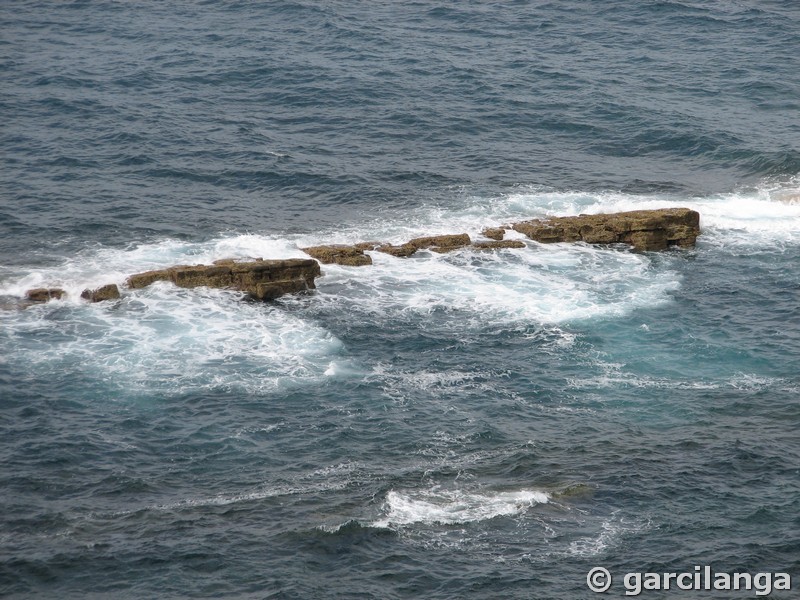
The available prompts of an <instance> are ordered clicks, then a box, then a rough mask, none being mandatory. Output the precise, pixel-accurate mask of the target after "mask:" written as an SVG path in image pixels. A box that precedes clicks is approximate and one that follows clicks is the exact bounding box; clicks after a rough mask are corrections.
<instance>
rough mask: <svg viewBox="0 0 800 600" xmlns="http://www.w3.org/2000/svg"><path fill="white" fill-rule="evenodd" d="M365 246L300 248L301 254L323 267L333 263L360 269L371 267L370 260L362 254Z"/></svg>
mask: <svg viewBox="0 0 800 600" xmlns="http://www.w3.org/2000/svg"><path fill="white" fill-rule="evenodd" d="M366 245H367V243H365V244H358V245H356V246H345V245H339V244H334V245H329V246H311V247H309V248H300V250H302V251H303V252H305V253H306V254H308V255H309V256H311V257H312V258H316V259H317V260H318V261H319V262H321V263H322V264H323V265H329V264H332V263H335V264H337V265H347V266H351V267H360V266H362V265H371V264H372V258H370V257H369V256H367V255H366V254H364V250H365V249H367V248H364V246H366Z"/></svg>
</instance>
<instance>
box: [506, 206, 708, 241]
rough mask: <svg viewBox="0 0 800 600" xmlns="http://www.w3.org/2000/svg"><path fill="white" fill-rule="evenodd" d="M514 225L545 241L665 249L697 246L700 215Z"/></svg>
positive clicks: (664, 212)
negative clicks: (618, 244) (624, 244)
mask: <svg viewBox="0 0 800 600" xmlns="http://www.w3.org/2000/svg"><path fill="white" fill-rule="evenodd" d="M511 227H512V229H514V230H515V231H518V232H520V233H523V234H525V235H526V236H528V237H529V238H530V239H532V240H535V241H537V242H542V243H554V242H586V243H588V244H616V243H626V244H631V245H632V246H633V247H634V249H635V250H640V251H649V250H664V249H666V248H667V247H668V246H694V244H695V240H696V239H697V236H698V235H700V214H699V213H698V212H697V211H694V210H690V209H688V208H665V209H660V210H634V211H630V212H621V213H613V214H601V215H580V216H577V217H552V218H549V219H534V220H531V221H523V222H521V223H515V224H513V225H512V226H511Z"/></svg>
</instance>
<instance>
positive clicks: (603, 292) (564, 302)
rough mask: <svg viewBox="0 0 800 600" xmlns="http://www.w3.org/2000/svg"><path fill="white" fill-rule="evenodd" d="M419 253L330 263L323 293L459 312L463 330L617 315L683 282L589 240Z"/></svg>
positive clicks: (369, 305)
mask: <svg viewBox="0 0 800 600" xmlns="http://www.w3.org/2000/svg"><path fill="white" fill-rule="evenodd" d="M418 254H419V255H418V256H414V257H411V258H405V259H404V258H396V257H392V256H388V255H386V254H382V253H379V252H375V253H372V259H373V262H374V264H373V266H372V267H371V268H369V269H365V268H361V269H358V270H356V269H353V268H352V267H339V266H336V265H327V266H325V268H324V272H325V277H324V278H322V279H320V280H319V289H320V292H321V293H322V294H325V295H328V296H330V297H331V300H330V301H331V302H332V303H335V304H337V305H342V304H343V303H349V302H353V303H354V305H355V308H356V310H362V311H367V312H369V313H371V314H378V315H379V314H392V315H394V316H402V315H404V314H407V315H414V316H416V317H419V316H427V315H432V314H434V313H441V314H448V313H451V314H453V313H455V314H458V315H459V316H460V318H461V319H460V321H459V322H458V327H459V328H462V329H463V328H464V326H466V327H468V328H469V327H479V326H487V325H512V324H525V323H527V324H532V323H538V324H547V325H555V324H559V323H565V322H570V321H575V320H581V319H589V318H605V317H616V316H620V315H624V314H627V313H628V312H629V311H631V310H633V309H635V308H638V307H643V306H653V305H657V304H659V303H663V302H666V301H668V300H669V292H671V291H674V290H675V289H677V288H678V287H679V285H680V277H679V275H678V274H677V273H676V272H675V271H673V270H671V269H669V268H668V267H666V268H663V269H660V270H654V269H651V268H650V267H651V259H650V257H648V256H646V255H642V254H634V253H630V252H620V251H614V250H608V249H605V248H598V247H590V246H584V245H566V244H564V245H555V246H545V245H538V244H534V245H532V247H531V248H527V249H519V250H513V251H504V252H501V253H475V252H472V251H470V250H463V251H458V252H454V253H451V254H448V255H444V256H443V255H438V254H435V253H418Z"/></svg>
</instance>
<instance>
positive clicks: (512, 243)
mask: <svg viewBox="0 0 800 600" xmlns="http://www.w3.org/2000/svg"><path fill="white" fill-rule="evenodd" d="M472 247H473V248H475V249H476V250H493V249H495V248H524V247H525V242H523V241H522V240H494V241H491V242H475V243H473V244H472Z"/></svg>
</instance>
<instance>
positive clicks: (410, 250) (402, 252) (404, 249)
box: [375, 244, 417, 258]
mask: <svg viewBox="0 0 800 600" xmlns="http://www.w3.org/2000/svg"><path fill="white" fill-rule="evenodd" d="M375 249H376V250H377V251H378V252H383V253H384V254H391V255H392V256H400V257H403V258H406V257H409V256H411V255H412V254H414V253H415V252H416V251H417V247H416V246H412V245H411V244H401V245H399V246H393V245H392V244H384V245H383V246H378V247H377V248H375Z"/></svg>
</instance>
